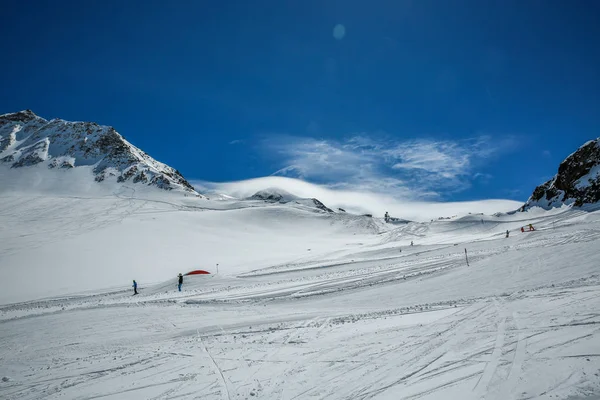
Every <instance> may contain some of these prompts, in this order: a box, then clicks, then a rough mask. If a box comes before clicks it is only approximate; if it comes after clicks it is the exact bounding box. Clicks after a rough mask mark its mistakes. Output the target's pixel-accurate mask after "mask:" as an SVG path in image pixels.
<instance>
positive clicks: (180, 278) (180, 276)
mask: <svg viewBox="0 0 600 400" xmlns="http://www.w3.org/2000/svg"><path fill="white" fill-rule="evenodd" d="M178 277H179V284H178V285H177V288H178V289H179V291H180V292H181V285H183V275H181V273H180V274H179V275H178Z"/></svg>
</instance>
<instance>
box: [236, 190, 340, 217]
mask: <svg viewBox="0 0 600 400" xmlns="http://www.w3.org/2000/svg"><path fill="white" fill-rule="evenodd" d="M248 200H262V201H266V202H269V203H281V204H286V203H292V202H293V203H295V204H300V205H303V206H306V207H311V208H314V207H316V208H317V209H319V210H321V211H325V212H328V213H333V212H334V211H333V210H332V209H331V208H329V207H327V206H326V205H325V204H323V203H322V202H321V201H319V200H317V199H315V198H309V199H303V198H300V197H298V196H294V195H293V194H291V193H289V192H286V191H285V190H283V189H278V188H269V189H264V190H260V191H258V192H256V193H255V194H254V195H252V196H251V197H249V198H248Z"/></svg>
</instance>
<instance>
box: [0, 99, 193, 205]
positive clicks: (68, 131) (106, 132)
mask: <svg viewBox="0 0 600 400" xmlns="http://www.w3.org/2000/svg"><path fill="white" fill-rule="evenodd" d="M0 164H5V165H7V166H9V167H11V168H23V167H30V166H34V165H38V164H41V165H46V166H47V167H48V168H50V169H55V168H56V169H58V170H60V169H64V170H68V169H71V168H77V167H79V166H93V169H92V171H93V174H94V176H93V179H94V180H95V181H97V182H102V181H104V180H108V179H115V180H116V181H117V182H128V181H130V182H131V183H136V184H145V185H150V186H155V187H157V188H160V189H164V190H174V189H175V190H182V191H184V192H188V193H190V194H197V193H196V191H195V190H194V188H193V187H192V185H190V184H189V182H188V181H187V180H186V179H185V178H184V177H183V176H182V175H181V174H180V173H179V171H177V170H176V169H174V168H171V167H169V166H168V165H165V164H163V163H161V162H158V161H156V160H155V159H153V158H152V157H150V156H149V155H147V154H146V153H144V152H143V151H142V150H140V149H138V148H137V147H135V146H133V145H132V144H131V143H129V142H127V141H126V140H125V139H124V138H123V137H122V136H121V135H120V134H119V133H118V132H117V131H116V130H115V129H114V128H112V127H109V126H101V125H98V124H96V123H94V122H69V121H64V120H61V119H53V120H50V121H47V120H45V119H44V118H41V117H38V116H37V115H35V114H34V113H33V112H32V111H31V110H26V111H20V112H17V113H12V114H4V115H0Z"/></svg>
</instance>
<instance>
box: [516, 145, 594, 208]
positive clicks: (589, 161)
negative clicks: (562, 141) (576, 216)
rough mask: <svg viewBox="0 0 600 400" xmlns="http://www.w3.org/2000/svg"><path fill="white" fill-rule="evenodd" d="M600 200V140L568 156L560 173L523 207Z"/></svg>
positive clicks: (560, 168) (541, 186) (550, 206)
mask: <svg viewBox="0 0 600 400" xmlns="http://www.w3.org/2000/svg"><path fill="white" fill-rule="evenodd" d="M599 201H600V138H598V139H596V140H591V141H589V142H587V143H585V144H584V145H583V146H581V147H580V148H579V149H578V150H577V151H576V152H574V153H573V154H571V155H570V156H568V157H567V158H566V159H565V160H564V161H563V162H562V163H560V166H559V167H558V173H557V174H556V175H555V176H554V177H553V178H552V179H550V180H549V181H548V182H546V183H544V184H542V185H540V186H538V187H537V188H535V190H534V191H533V194H532V195H531V197H530V198H529V200H528V201H527V203H525V205H524V206H523V207H524V209H526V208H529V207H533V206H539V207H543V208H552V207H557V206H560V205H562V204H574V205H575V206H582V205H584V204H591V203H597V202H599Z"/></svg>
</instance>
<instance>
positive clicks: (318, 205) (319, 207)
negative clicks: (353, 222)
mask: <svg viewBox="0 0 600 400" xmlns="http://www.w3.org/2000/svg"><path fill="white" fill-rule="evenodd" d="M312 201H313V202H314V203H315V206H316V207H317V208H318V209H319V210H323V211H327V212H328V213H332V212H333V210H332V209H331V208H329V207H327V206H325V204H323V203H321V202H320V201H319V200H317V199H314V198H313V199H312Z"/></svg>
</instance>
